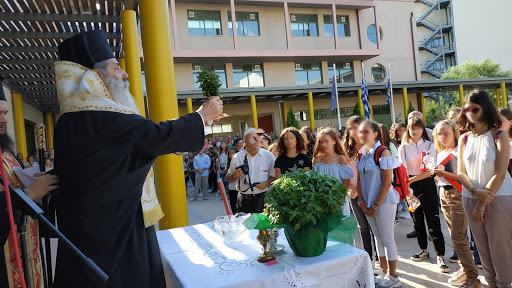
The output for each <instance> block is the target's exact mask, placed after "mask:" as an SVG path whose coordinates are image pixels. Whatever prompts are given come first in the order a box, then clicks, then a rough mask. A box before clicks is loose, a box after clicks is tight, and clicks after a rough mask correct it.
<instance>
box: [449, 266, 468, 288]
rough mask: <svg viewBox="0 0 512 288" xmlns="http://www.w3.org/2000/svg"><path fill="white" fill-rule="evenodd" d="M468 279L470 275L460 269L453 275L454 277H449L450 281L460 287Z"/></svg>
mask: <svg viewBox="0 0 512 288" xmlns="http://www.w3.org/2000/svg"><path fill="white" fill-rule="evenodd" d="M467 280H468V276H467V275H466V273H464V270H462V269H460V270H459V271H457V273H455V275H453V277H452V278H450V279H448V283H449V284H451V285H452V286H455V287H460V286H462V285H463V284H464V282H466V281H467Z"/></svg>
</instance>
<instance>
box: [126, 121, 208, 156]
mask: <svg viewBox="0 0 512 288" xmlns="http://www.w3.org/2000/svg"><path fill="white" fill-rule="evenodd" d="M147 121H148V124H147V125H145V126H144V131H143V132H142V135H141V137H140V138H139V140H138V141H137V143H136V144H135V147H134V149H135V150H134V151H135V153H136V154H137V155H139V156H142V157H157V156H161V155H165V154H170V153H174V152H197V151H200V150H201V148H203V145H204V122H203V120H202V117H201V115H199V113H191V114H188V115H185V116H183V117H180V118H177V119H173V120H168V121H165V122H161V123H159V124H157V123H154V122H152V121H150V120H147Z"/></svg>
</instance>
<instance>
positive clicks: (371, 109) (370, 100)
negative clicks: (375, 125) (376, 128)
mask: <svg viewBox="0 0 512 288" xmlns="http://www.w3.org/2000/svg"><path fill="white" fill-rule="evenodd" d="M368 103H369V104H370V116H371V119H372V121H373V105H372V96H370V95H368Z"/></svg>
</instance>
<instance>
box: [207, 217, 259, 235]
mask: <svg viewBox="0 0 512 288" xmlns="http://www.w3.org/2000/svg"><path fill="white" fill-rule="evenodd" d="M249 216H250V214H249V215H247V214H245V213H238V214H237V215H228V216H219V217H217V219H215V221H214V225H215V231H216V232H217V234H219V236H220V237H222V238H223V239H225V240H230V241H237V240H239V239H240V236H242V234H244V233H245V232H248V231H249V230H248V229H247V228H245V226H244V225H243V224H242V222H244V220H245V219H247V217H249ZM245 234H247V233H245Z"/></svg>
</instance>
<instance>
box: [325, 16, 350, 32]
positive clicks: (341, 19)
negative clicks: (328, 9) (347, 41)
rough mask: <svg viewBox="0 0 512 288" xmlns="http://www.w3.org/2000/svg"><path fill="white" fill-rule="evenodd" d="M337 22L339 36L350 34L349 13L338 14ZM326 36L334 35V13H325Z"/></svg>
mask: <svg viewBox="0 0 512 288" xmlns="http://www.w3.org/2000/svg"><path fill="white" fill-rule="evenodd" d="M336 22H337V24H338V25H337V27H338V37H349V36H350V24H349V22H348V15H343V16H342V15H336ZM324 36H325V37H334V23H333V21H332V15H324Z"/></svg>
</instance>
